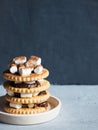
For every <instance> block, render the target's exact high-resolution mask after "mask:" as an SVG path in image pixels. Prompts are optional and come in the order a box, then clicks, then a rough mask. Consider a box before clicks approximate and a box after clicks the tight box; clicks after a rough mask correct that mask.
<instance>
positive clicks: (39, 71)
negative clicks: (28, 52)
mask: <svg viewBox="0 0 98 130" xmlns="http://www.w3.org/2000/svg"><path fill="white" fill-rule="evenodd" d="M42 70H43V66H42V65H38V66H37V67H36V68H35V69H34V72H35V73H41V72H42Z"/></svg>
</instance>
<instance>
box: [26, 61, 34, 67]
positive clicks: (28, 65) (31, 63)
mask: <svg viewBox="0 0 98 130" xmlns="http://www.w3.org/2000/svg"><path fill="white" fill-rule="evenodd" d="M25 66H26V67H32V68H34V64H33V62H32V60H31V59H29V60H28V61H27V62H26V63H25Z"/></svg>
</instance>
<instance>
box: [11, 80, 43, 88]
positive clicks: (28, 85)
mask: <svg viewBox="0 0 98 130" xmlns="http://www.w3.org/2000/svg"><path fill="white" fill-rule="evenodd" d="M10 85H11V86H13V87H16V88H33V87H40V86H41V84H40V82H39V81H35V82H34V83H32V84H26V83H24V82H22V83H17V84H15V83H14V82H11V83H10Z"/></svg>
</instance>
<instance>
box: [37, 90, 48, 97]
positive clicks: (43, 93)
mask: <svg viewBox="0 0 98 130" xmlns="http://www.w3.org/2000/svg"><path fill="white" fill-rule="evenodd" d="M45 94H46V91H42V92H40V93H39V94H38V96H40V95H45Z"/></svg>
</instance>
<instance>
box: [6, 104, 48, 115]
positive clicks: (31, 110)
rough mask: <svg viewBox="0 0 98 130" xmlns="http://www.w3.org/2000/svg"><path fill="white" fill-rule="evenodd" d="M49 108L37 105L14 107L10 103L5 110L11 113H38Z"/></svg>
mask: <svg viewBox="0 0 98 130" xmlns="http://www.w3.org/2000/svg"><path fill="white" fill-rule="evenodd" d="M48 109H49V105H48V107H36V108H20V109H16V108H12V107H10V106H8V105H6V106H5V107H4V111H6V112H8V113H11V114H37V113H42V112H45V111H47V110H48Z"/></svg>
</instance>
